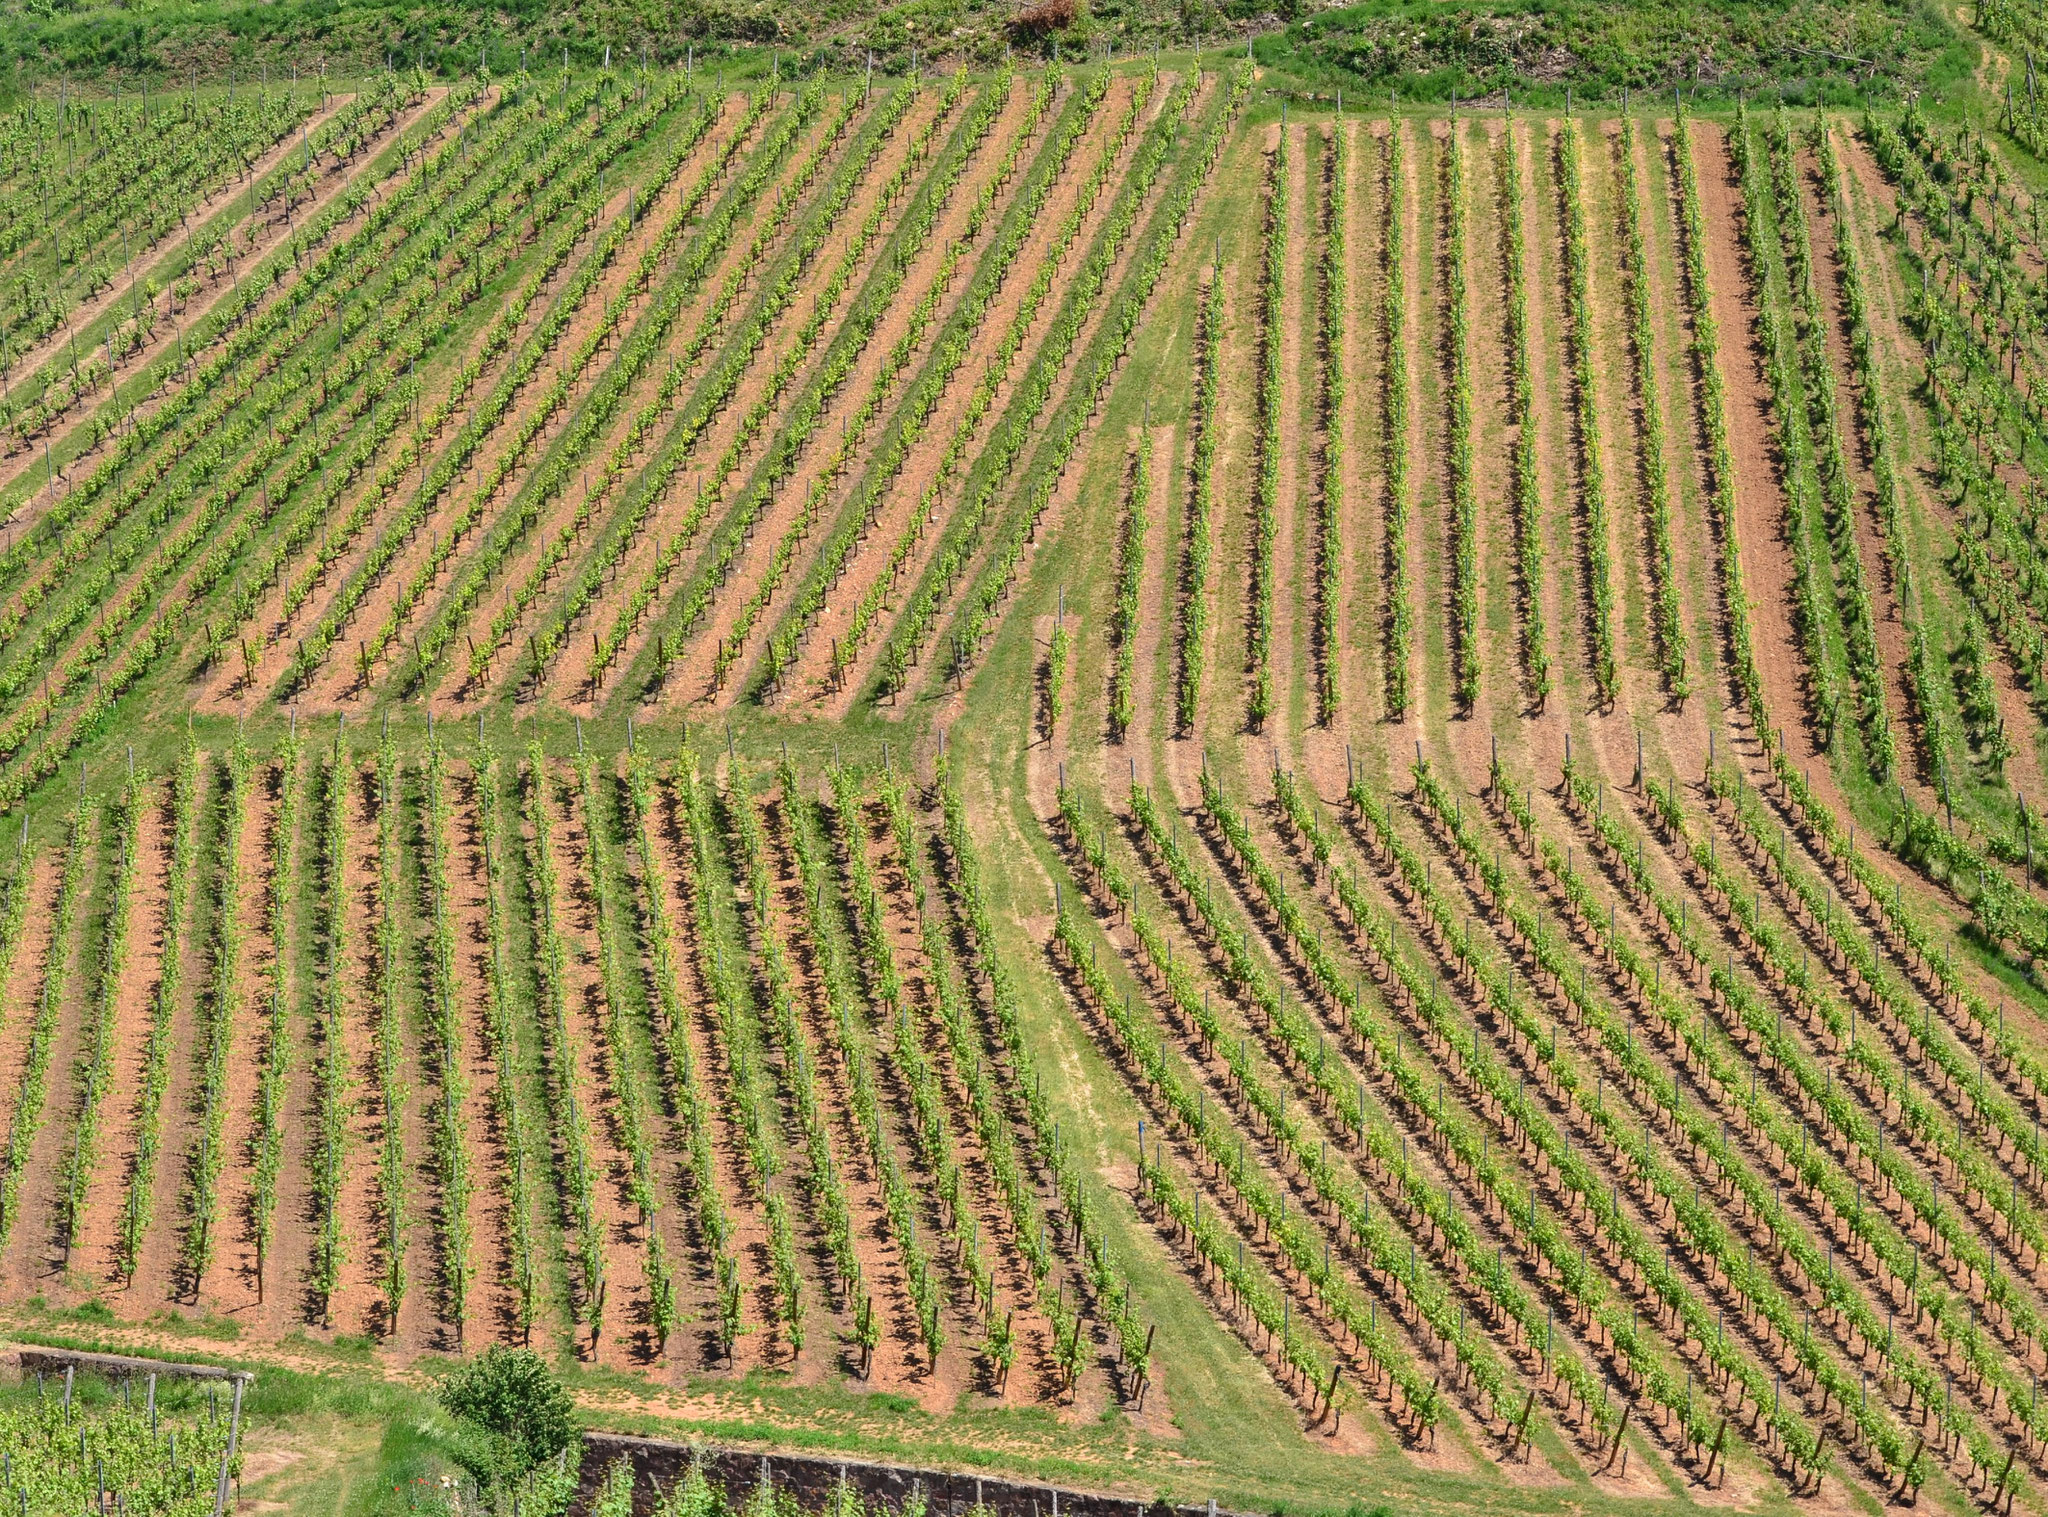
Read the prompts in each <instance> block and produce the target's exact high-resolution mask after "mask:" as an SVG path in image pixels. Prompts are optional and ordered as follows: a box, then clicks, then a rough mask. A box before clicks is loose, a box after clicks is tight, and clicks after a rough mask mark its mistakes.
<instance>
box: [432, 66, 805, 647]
mask: <svg viewBox="0 0 2048 1517" xmlns="http://www.w3.org/2000/svg"><path fill="white" fill-rule="evenodd" d="M823 104H824V96H823V93H822V92H821V91H820V90H818V89H816V88H815V87H814V88H811V89H808V90H806V91H805V92H804V93H803V94H802V95H800V96H799V97H798V98H797V101H796V103H795V104H794V105H793V106H792V107H791V108H790V109H789V110H788V111H787V112H785V113H784V115H783V116H782V118H781V119H780V121H779V122H778V123H777V125H776V127H775V128H774V130H773V131H772V132H771V133H770V134H769V136H768V138H767V140H766V141H764V142H763V143H762V145H761V146H760V147H759V148H757V149H756V150H755V152H754V156H753V158H752V160H751V163H750V167H749V169H748V171H747V173H746V174H745V175H744V176H743V177H742V178H741V179H740V181H739V182H738V183H737V184H736V185H734V186H733V187H732V188H731V189H730V190H728V191H727V192H726V194H725V195H724V196H723V197H722V198H721V199H720V201H719V206H718V209H717V210H715V211H714V212H713V213H712V214H713V217H714V220H715V222H716V223H717V224H718V225H721V226H725V227H736V226H737V224H738V220H739V217H740V216H741V215H742V214H743V213H744V210H745V208H746V207H747V206H750V205H752V204H753V203H754V202H755V201H756V200H758V199H759V198H760V194H761V192H762V191H763V190H764V189H766V187H767V185H768V183H769V182H770V180H771V179H772V178H773V176H774V175H775V174H776V173H777V172H778V171H779V170H780V168H781V166H782V163H783V161H784V160H785V159H786V158H787V156H788V155H789V153H790V152H791V151H792V150H793V149H794V148H795V146H796V144H797V142H798V139H799V136H800V134H801V133H802V131H803V129H804V128H805V127H806V126H807V125H809V123H810V122H811V121H812V119H813V118H814V117H815V116H816V115H817V114H818V112H819V110H820V109H821V108H822V107H823ZM714 240H715V239H714ZM708 273H709V262H708V261H707V262H706V263H705V264H703V265H690V266H688V267H687V268H686V270H684V271H682V272H680V273H679V274H678V275H677V276H675V277H672V278H671V279H670V281H669V283H668V285H667V286H666V287H665V288H664V290H663V292H662V296H661V299H660V300H658V301H657V302H656V303H655V304H654V305H653V306H652V307H651V308H650V309H649V310H647V311H646V312H645V313H644V314H642V316H641V317H640V319H639V321H638V322H637V323H636V324H635V326H634V328H633V331H632V334H631V335H630V336H629V337H627V338H626V339H625V342H624V345H623V347H622V348H621V350H620V352H619V356H618V357H617V358H616V359H615V360H613V362H612V365H611V367H610V368H609V369H608V370H606V372H605V373H604V375H603V376H602V378H600V379H599V381H598V383H597V386H596V388H595V389H593V390H592V391H591V393H590V394H589V395H588V396H587V397H586V398H585V399H584V401H583V402H582V404H581V405H580V406H579V407H578V408H577V411H576V413H575V416H574V417H573V419H572V420H571V421H570V423H569V426H568V429H567V430H566V432H564V434H563V435H562V437H561V438H560V440H559V441H557V443H556V444H555V445H554V448H553V450H552V451H551V452H550V453H549V454H548V456H547V458H546V460H545V462H543V463H542V465H541V466H540V468H539V469H538V470H536V471H535V472H534V473H532V474H531V475H529V476H528V477H527V479H526V481H525V483H524V484H522V485H521V486H520V489H519V492H518V494H517V496H516V497H515V499H514V501H513V502H512V503H511V504H510V505H509V506H508V507H507V509H506V510H505V511H504V512H502V513H501V514H500V516H499V519H498V521H497V523H496V524H495V525H494V526H493V527H491V528H490V529H488V530H487V532H486V534H485V536H484V539H483V541H482V542H481V544H480V545H479V547H478V549H477V550H476V551H475V552H474V553H472V554H471V555H470V556H469V564H468V567H467V568H466V570H465V571H464V573H463V577H462V579H461V580H460V581H459V582H458V584H457V585H456V587H455V589H454V590H453V591H452V592H451V593H450V594H449V595H448V596H447V597H446V598H444V600H443V602H442V604H441V608H440V609H439V610H438V611H437V612H436V613H435V616H434V617H433V619H432V620H431V621H430V622H429V624H428V626H427V629H426V630H425V631H424V632H423V633H422V634H421V636H420V639H419V651H418V653H417V654H416V655H415V657H414V661H413V664H412V665H411V666H410V668H409V671H408V673H407V675H406V676H405V683H406V684H407V685H408V687H411V686H415V685H417V684H418V683H419V682H420V681H421V680H422V679H423V678H424V674H425V671H426V670H427V669H428V668H430V667H431V666H432V664H433V663H434V661H435V660H436V659H438V658H439V656H440V654H441V652H442V651H443V650H444V649H445V648H446V647H447V646H448V644H449V642H450V641H451V640H452V639H453V638H454V637H455V635H456V634H457V632H458V631H460V630H461V627H462V626H463V624H465V623H466V621H467V619H468V617H469V614H470V612H471V611H472V610H474V608H475V607H476V605H477V603H478V601H479V600H480V599H481V597H482V596H483V593H484V591H485V589H486V588H487V587H488V585H489V583H490V581H491V579H492V578H494V577H495V576H496V574H497V573H498V571H499V570H500V569H502V568H504V567H505V566H506V564H507V563H508V562H509V561H510V559H511V556H512V554H513V553H514V552H515V551H516V550H517V549H518V547H519V546H520V544H522V543H523V542H524V541H525V540H526V537H527V535H528V534H529V533H530V532H531V531H532V530H533V529H534V527H536V526H537V525H539V523H540V520H541V516H542V513H543V511H544V510H545V509H546V508H547V506H548V504H549V503H550V502H551V501H553V500H555V499H557V498H558V497H560V496H562V495H564V494H565V493H566V492H567V491H568V489H569V488H570V485H571V483H572V482H573V481H574V480H576V479H577V478H578V477H579V474H578V471H579V470H580V469H581V468H582V460H583V459H584V457H585V455H586V454H587V453H588V452H589V450H590V449H591V448H593V447H595V446H596V445H597V443H598V442H599V441H600V440H601V439H602V438H603V436H604V435H605V434H606V433H607V432H608V431H609V430H610V428H611V424H612V422H613V421H614V420H615V419H616V417H617V415H618V412H619V409H620V407H622V406H623V405H624V404H625V403H626V401H627V398H628V395H629V392H630V390H631V387H632V386H633V385H634V383H635V382H636V381H637V380H639V379H640V377H641V376H642V375H643V374H644V373H646V371H647V369H648V367H649V366H650V365H651V364H653V363H654V361H655V360H656V359H657V358H658V357H660V356H661V355H662V353H663V352H664V350H665V349H666V346H667V343H668V337H669V333H670V332H671V330H672V329H673V328H674V326H675V324H676V322H677V320H678V319H679V318H680V317H681V315H682V312H683V307H684V305H685V304H686V303H687V302H688V300H689V299H690V297H691V295H692V294H693V293H694V291H695V289H696V288H697V287H698V286H699V285H700V284H701V281H702V280H703V278H704V277H705V276H706V275H708ZM588 505H589V502H588V501H587V500H586V502H585V509H586V510H587V509H588ZM493 626H494V627H496V626H497V623H495V622H494V623H493ZM505 630H506V629H504V628H499V629H498V630H497V631H496V632H495V633H494V634H493V639H495V638H496V637H501V636H503V634H504V631H505ZM491 645H492V640H491V639H487V642H486V647H487V648H488V647H489V646H491Z"/></svg>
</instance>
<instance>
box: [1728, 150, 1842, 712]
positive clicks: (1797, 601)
mask: <svg viewBox="0 0 2048 1517" xmlns="http://www.w3.org/2000/svg"><path fill="white" fill-rule="evenodd" d="M1728 150H1729V155H1730V157H1731V158H1732V160H1733V161H1734V165H1735V170H1736V174H1737V176H1738V177H1739V178H1740V180H1741V184H1742V203H1743V234H1744V235H1743V247H1744V252H1745V253H1746V254H1747V257H1748V262H1749V274H1750V282H1751V284H1752V286H1753V288H1754V291H1755V298H1756V306H1757V341H1758V343H1759V344H1760V345H1761V347H1762V350H1763V361H1764V372H1765V374H1766V375H1767V376H1768V377H1769V380H1770V387H1771V405H1772V409H1773V411H1774V412H1775V414H1776V418H1777V423H1778V437H1779V443H1780V446H1781V447H1782V448H1783V449H1784V451H1785V459H1786V466H1785V468H1784V470H1783V471H1782V472H1783V476H1784V492H1785V515H1786V537H1787V540H1788V542H1789V545H1790V547H1791V550H1792V603H1793V620H1794V622H1795V624H1796V626H1797V628H1798V632H1799V637H1800V642H1801V645H1802V647H1801V651H1802V653H1803V656H1804V659H1805V663H1806V677H1807V689H1808V694H1809V699H1810V702H1811V710H1812V716H1813V720H1814V723H1815V725H1816V727H1817V728H1818V730H1819V733H1820V736H1821V744H1822V746H1823V747H1828V746H1831V745H1832V744H1833V742H1834V730H1835V722H1836V720H1837V717H1838V716H1839V714H1840V710H1841V689H1840V685H1839V681H1838V679H1837V675H1836V659H1835V656H1834V653H1833V650H1832V649H1831V648H1830V646H1829V642H1828V630H1829V617H1828V613H1827V597H1826V596H1824V594H1823V589H1822V584H1821V573H1822V569H1821V565H1820V564H1819V563H1818V562H1817V561H1816V560H1815V558H1814V555H1813V526H1812V522H1811V517H1810V515H1809V512H1808V504H1809V502H1808V492H1809V490H1810V488H1811V483H1812V480H1813V477H1814V475H1815V472H1816V468H1817V466H1816V464H1815V462H1814V459H1813V456H1812V436H1811V433H1810V430H1809V422H1808V419H1807V412H1806V407H1805V405H1804V404H1803V402H1802V387H1801V383H1800V377H1799V372H1798V371H1797V370H1796V369H1795V368H1793V366H1792V364H1791V362H1790V361H1789V360H1788V358H1787V347H1788V345H1789V340H1790V339H1789V334H1787V333H1786V331H1785V326H1784V319H1783V317H1782V316H1780V314H1779V312H1778V302H1777V298H1776V285H1775V283H1774V281H1773V280H1772V278H1771V275H1772V273H1773V263H1774V262H1775V260H1774V258H1773V255H1772V242H1773V238H1772V236H1771V225H1772V221H1773V219H1774V217H1773V207H1772V206H1771V204H1770V203H1769V196H1770V188H1769V185H1768V184H1767V182H1766V176H1767V174H1768V170H1769V165H1768V163H1767V162H1766V161H1765V160H1764V159H1762V158H1760V157H1759V155H1758V153H1757V151H1756V143H1755V141H1754V130H1753V128H1752V127H1751V126H1750V123H1749V117H1748V113H1747V112H1746V111H1745V112H1742V113H1740V114H1739V115H1738V117H1737V120H1736V124H1735V128H1734V130H1733V131H1732V132H1731V133H1730V134H1729V138H1728Z"/></svg>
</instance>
